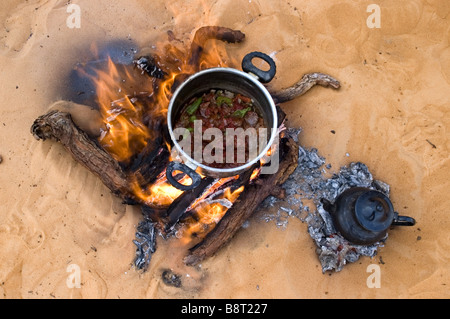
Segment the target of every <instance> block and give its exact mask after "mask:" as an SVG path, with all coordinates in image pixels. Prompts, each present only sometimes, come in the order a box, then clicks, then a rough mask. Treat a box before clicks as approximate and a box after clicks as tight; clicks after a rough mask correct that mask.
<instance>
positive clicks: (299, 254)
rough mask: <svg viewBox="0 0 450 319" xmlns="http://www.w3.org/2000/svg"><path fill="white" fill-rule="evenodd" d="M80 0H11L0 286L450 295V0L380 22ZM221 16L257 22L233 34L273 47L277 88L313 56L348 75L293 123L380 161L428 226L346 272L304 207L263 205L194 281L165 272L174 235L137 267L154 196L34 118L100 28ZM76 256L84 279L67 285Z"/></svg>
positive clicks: (256, 8)
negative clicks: (146, 211)
mask: <svg viewBox="0 0 450 319" xmlns="http://www.w3.org/2000/svg"><path fill="white" fill-rule="evenodd" d="M70 2H71V3H74V4H77V5H79V7H80V8H81V27H80V28H73V29H71V28H69V27H68V26H67V24H66V20H67V18H68V17H69V15H70V14H69V13H67V11H66V10H67V1H58V0H47V1H44V0H40V1H39V0H30V1H26V2H24V1H19V0H7V1H2V3H1V10H0V18H1V19H0V21H1V24H2V25H1V27H0V74H1V77H0V88H1V92H2V99H1V106H0V155H1V156H2V159H3V161H2V163H1V164H0V202H1V208H0V298H119V297H120V298H186V297H190V298H449V297H450V267H449V264H450V259H449V251H450V232H449V230H450V227H449V226H450V218H449V217H448V211H449V208H450V199H449V198H450V197H449V195H448V193H447V192H448V189H449V188H450V160H449V150H450V138H449V137H450V94H449V93H450V46H449V41H450V2H449V1H447V0H422V1H419V0H399V1H386V0H378V1H375V2H376V3H377V4H378V5H379V6H380V8H381V28H369V27H368V26H367V24H366V20H367V18H368V17H369V15H370V14H371V13H368V12H367V11H366V9H367V7H368V5H370V4H372V3H373V2H374V1H351V0H342V1H332V2H330V1H327V2H326V4H325V2H324V3H322V2H320V3H319V2H318V1H313V0H302V1H300V0H291V1H290V2H289V3H288V2H285V1H269V0H249V1H231V0H216V1H209V0H204V1H196V0H190V1H143V0H131V1H130V0H128V1H115V2H114V4H112V3H111V2H110V1H104V0H99V1H87V0H79V1H70ZM208 24H217V25H223V26H227V27H231V28H234V29H240V30H242V31H243V32H244V33H245V34H246V36H247V37H246V41H245V43H243V44H240V45H239V46H231V47H230V52H231V54H233V55H235V56H236V57H242V56H243V55H245V53H247V52H250V51H253V50H259V51H263V52H266V53H272V55H273V56H274V58H275V60H276V63H277V66H278V73H277V77H276V78H275V79H274V81H273V83H272V84H271V85H272V86H273V87H284V86H288V85H290V84H293V83H294V82H296V81H297V80H298V79H300V77H301V75H303V74H304V73H307V72H312V71H319V72H325V73H328V74H330V75H333V76H335V77H336V78H338V79H339V80H340V81H341V83H342V88H341V89H340V90H339V91H334V90H331V89H324V88H314V89H313V90H312V91H311V92H309V93H308V94H307V95H305V96H303V97H301V98H298V99H296V100H295V101H292V102H289V103H286V104H284V105H282V107H283V109H284V110H285V111H286V113H287V114H288V118H289V122H290V125H291V126H299V127H302V128H303V132H302V134H301V136H300V142H301V143H302V145H303V146H305V147H316V148H318V149H319V153H320V154H321V155H322V156H324V157H326V159H327V162H328V163H331V164H332V167H333V168H336V169H338V168H339V167H340V166H342V165H345V164H348V163H349V162H351V161H362V162H364V163H365V164H367V165H368V167H369V169H370V170H371V172H372V173H373V174H374V177H375V178H376V179H380V180H382V181H384V182H386V183H388V184H390V185H391V198H392V200H393V204H394V206H395V207H396V209H397V210H398V211H400V212H401V213H402V214H403V215H409V216H412V217H414V218H415V219H416V220H417V224H416V226H414V227H410V228H401V229H400V228H396V229H394V230H392V231H391V232H390V236H389V238H388V241H387V242H386V245H385V246H384V247H382V248H381V249H380V251H379V254H378V256H376V257H375V258H373V259H370V258H367V257H365V258H362V259H360V260H359V261H358V262H356V263H353V264H350V265H347V266H345V267H344V269H343V270H342V271H341V272H337V273H331V274H322V271H321V268H320V264H319V261H318V259H317V256H316V254H315V246H314V243H313V241H312V239H311V238H310V237H309V235H308V233H307V226H306V224H305V223H302V222H301V221H300V220H299V219H295V218H292V219H291V220H290V221H289V224H288V227H287V228H286V229H284V230H283V229H279V228H277V227H276V226H275V224H274V223H265V222H263V221H261V220H260V219H258V218H256V217H255V218H252V219H251V220H250V223H249V227H247V228H245V229H242V230H241V231H240V232H239V233H238V234H237V235H236V236H235V238H234V239H233V240H232V242H231V243H230V244H229V245H227V246H226V247H224V248H223V249H222V250H220V252H219V253H218V254H217V255H216V256H214V257H212V258H210V259H208V260H206V261H204V262H203V263H202V265H201V266H202V267H201V270H194V269H190V268H176V269H177V270H178V271H180V272H181V273H183V274H184V275H185V277H186V278H189V280H187V282H188V284H186V287H185V288H183V289H178V288H173V287H168V286H166V285H165V284H164V283H163V282H162V280H161V272H162V270H163V269H166V268H174V267H176V266H175V264H176V261H177V260H179V256H177V254H174V253H173V251H170V249H169V248H168V247H166V246H167V245H166V243H164V241H162V240H159V242H158V244H159V247H158V251H157V253H156V254H155V256H154V258H153V260H152V265H151V269H150V270H149V271H148V272H146V273H144V274H142V273H140V272H137V271H136V270H135V269H134V268H132V266H131V262H132V260H133V257H134V253H135V247H134V244H133V243H132V239H134V233H135V227H136V224H137V223H138V222H139V220H140V218H141V215H140V212H139V210H138V209H137V208H134V207H129V206H128V207H127V206H123V205H122V204H121V203H120V200H118V199H117V198H115V197H114V196H113V195H111V194H110V193H109V191H108V189H107V188H106V187H105V186H104V185H103V184H102V183H101V182H100V181H99V180H98V179H97V178H96V177H94V176H93V175H92V174H91V173H90V172H88V171H87V170H86V169H85V168H84V167H82V166H81V165H79V164H77V163H76V162H75V161H74V160H73V159H72V158H71V156H70V155H69V154H68V153H67V152H66V151H65V150H64V149H63V147H62V146H61V145H59V144H58V143H54V142H51V141H46V142H39V141H36V140H35V139H34V138H33V136H32V135H31V134H30V126H31V124H32V122H33V121H34V119H35V118H37V117H38V116H39V115H41V114H43V113H45V111H46V109H47V108H48V106H49V105H50V104H51V103H53V102H54V101H56V100H58V99H60V98H62V97H63V94H62V93H61V92H64V91H66V90H67V82H66V79H67V75H68V74H69V72H70V70H71V68H72V67H73V66H74V65H75V64H76V63H77V62H79V61H80V60H82V59H83V57H85V56H86V52H87V50H88V48H89V47H90V45H91V43H96V42H99V41H112V40H116V39H125V40H129V39H132V40H133V41H134V43H137V44H138V45H139V46H148V45H149V44H151V43H154V41H155V40H156V39H158V38H161V37H162V36H165V33H166V31H168V30H173V31H174V33H175V34H176V35H177V36H179V37H181V38H189V37H191V36H192V32H193V31H194V30H195V29H196V28H198V27H199V26H201V25H208ZM332 130H334V131H335V134H333V133H331V131H332ZM347 153H348V154H349V156H346V154H347ZM371 264H376V265H379V266H380V271H381V272H380V274H381V287H380V288H369V287H368V286H367V278H368V277H369V275H370V274H371V273H369V272H367V269H368V266H370V265H371ZM72 265H76V266H78V267H79V270H80V274H81V276H80V279H81V286H80V288H76V287H74V288H72V287H71V286H70V285H68V284H67V280H68V278H69V275H70V274H71V272H70V271H71V270H73V268H70V267H76V266H72ZM68 267H69V268H68ZM68 271H69V272H68ZM186 275H189V276H186Z"/></svg>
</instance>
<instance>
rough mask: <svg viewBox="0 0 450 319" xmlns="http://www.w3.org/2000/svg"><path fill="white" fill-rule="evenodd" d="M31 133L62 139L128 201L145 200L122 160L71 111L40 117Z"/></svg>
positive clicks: (77, 159)
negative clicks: (80, 125)
mask: <svg viewBox="0 0 450 319" xmlns="http://www.w3.org/2000/svg"><path fill="white" fill-rule="evenodd" d="M31 133H32V134H33V136H34V137H35V138H36V139H38V140H44V141H45V140H47V139H52V140H56V141H58V142H60V143H61V144H62V145H63V146H64V147H65V148H66V149H67V151H68V152H69V153H70V154H71V155H72V157H73V158H74V159H75V160H76V161H77V162H79V163H81V164H83V165H84V166H85V167H86V168H87V169H88V170H89V171H91V172H92V173H93V174H95V175H96V176H97V177H99V178H100V180H101V181H102V182H103V184H104V185H105V186H106V187H108V188H109V189H110V190H111V192H112V193H113V194H115V195H116V196H118V197H120V198H122V199H123V200H124V201H125V202H127V203H142V200H140V199H139V198H137V197H136V196H135V195H134V192H133V189H132V187H131V184H130V179H129V177H128V175H127V174H126V173H125V172H124V171H123V169H122V167H121V166H120V165H119V163H118V162H117V161H116V160H115V159H114V158H112V157H111V155H110V154H109V153H107V152H106V151H105V150H104V149H103V148H101V147H100V146H99V145H98V144H96V143H95V142H94V141H93V140H91V139H90V138H89V136H88V135H87V134H86V133H85V132H83V131H82V130H81V129H79V128H78V126H76V125H75V123H74V122H73V120H72V117H71V115H70V114H69V113H66V112H60V111H58V110H52V111H50V112H48V113H47V114H45V115H42V116H40V117H38V118H37V119H36V120H35V121H34V123H33V125H32V126H31ZM143 204H144V203H143Z"/></svg>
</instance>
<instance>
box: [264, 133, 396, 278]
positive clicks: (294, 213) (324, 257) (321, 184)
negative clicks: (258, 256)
mask: <svg viewBox="0 0 450 319" xmlns="http://www.w3.org/2000/svg"><path fill="white" fill-rule="evenodd" d="M299 132H300V130H292V129H291V130H290V131H289V132H288V133H289V134H291V135H292V137H296V136H297V135H298V133H299ZM296 141H298V139H296ZM330 169H331V165H330V164H326V161H325V158H324V157H322V156H320V155H319V153H318V150H317V149H315V148H312V149H309V150H308V149H305V148H303V147H301V146H300V147H299V158H298V167H297V168H296V170H295V171H294V172H293V173H292V175H291V176H290V177H289V178H288V180H287V181H286V182H285V183H284V184H283V185H282V187H283V188H284V189H285V191H286V197H285V198H284V199H282V200H280V199H277V198H275V197H272V196H271V197H269V198H267V199H266V200H265V201H264V202H263V203H262V207H261V208H262V210H264V211H265V212H264V213H262V215H261V218H262V219H263V220H265V221H266V222H271V221H275V222H276V225H277V227H282V228H284V227H286V225H287V223H288V220H289V218H290V217H297V218H299V219H300V220H302V221H303V222H306V223H307V224H308V233H309V235H310V236H311V238H312V239H313V240H314V242H315V244H316V246H317V248H316V252H317V254H318V257H319V260H320V263H321V265H322V271H323V272H326V271H333V270H334V271H340V270H342V268H343V267H344V265H345V264H346V263H352V262H355V261H357V260H358V259H359V258H360V257H361V256H369V257H374V256H375V255H376V254H377V249H378V247H380V246H381V245H382V244H383V243H384V241H385V240H386V238H384V239H383V240H382V241H380V242H378V243H375V244H372V245H366V246H365V245H354V244H352V243H349V242H348V241H347V240H346V239H345V238H343V237H342V236H341V235H340V234H339V233H338V232H337V231H336V230H335V228H334V225H333V221H332V218H331V216H330V214H329V213H328V212H327V211H326V210H325V209H324V207H323V205H322V203H321V199H326V200H328V201H329V202H331V203H334V201H335V200H336V198H337V196H338V195H339V194H341V193H342V192H343V191H344V190H346V189H348V188H350V187H367V188H371V189H375V190H378V191H381V192H383V193H384V194H385V195H387V196H389V185H388V184H386V183H383V182H381V181H377V180H374V179H373V176H372V174H371V173H370V171H369V169H368V167H367V166H366V165H365V164H363V163H360V162H356V163H351V164H349V165H348V166H344V167H342V168H341V169H340V170H339V172H338V173H334V174H332V176H331V178H327V177H325V175H327V173H329V171H328V170H330ZM328 175H329V174H328ZM306 203H307V204H306Z"/></svg>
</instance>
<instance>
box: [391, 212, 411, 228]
mask: <svg viewBox="0 0 450 319" xmlns="http://www.w3.org/2000/svg"><path fill="white" fill-rule="evenodd" d="M415 224H416V220H415V219H414V218H412V217H409V216H400V215H399V214H398V213H397V212H394V221H393V222H392V225H395V226H414V225H415Z"/></svg>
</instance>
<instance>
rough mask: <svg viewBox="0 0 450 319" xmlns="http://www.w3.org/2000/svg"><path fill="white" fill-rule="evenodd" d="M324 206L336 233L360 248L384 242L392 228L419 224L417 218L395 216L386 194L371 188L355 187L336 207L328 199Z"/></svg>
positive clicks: (342, 195)
mask: <svg viewBox="0 0 450 319" xmlns="http://www.w3.org/2000/svg"><path fill="white" fill-rule="evenodd" d="M322 203H323V207H324V209H325V210H327V211H328V212H329V213H330V215H331V216H332V218H333V222H334V226H335V228H336V230H338V231H339V232H340V233H341V235H342V236H343V237H344V238H345V239H347V240H348V241H349V242H351V243H354V244H357V245H369V244H373V243H376V242H377V241H379V240H381V239H383V238H384V237H385V236H386V233H387V230H388V228H389V227H391V225H396V226H413V225H414V224H415V223H416V221H415V220H414V218H411V217H407V216H399V214H398V213H397V212H394V208H393V206H392V203H391V201H390V200H389V198H388V197H387V196H386V195H385V194H383V193H382V192H379V191H376V190H372V189H369V188H364V187H352V188H349V189H347V190H345V191H344V192H342V193H341V194H340V195H339V196H338V197H337V199H336V201H335V203H334V204H331V203H330V202H329V201H328V200H326V199H322Z"/></svg>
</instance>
